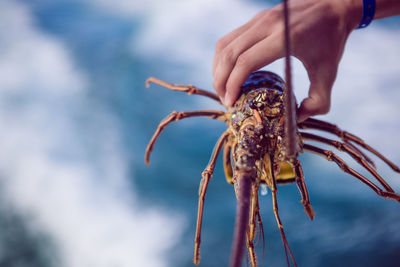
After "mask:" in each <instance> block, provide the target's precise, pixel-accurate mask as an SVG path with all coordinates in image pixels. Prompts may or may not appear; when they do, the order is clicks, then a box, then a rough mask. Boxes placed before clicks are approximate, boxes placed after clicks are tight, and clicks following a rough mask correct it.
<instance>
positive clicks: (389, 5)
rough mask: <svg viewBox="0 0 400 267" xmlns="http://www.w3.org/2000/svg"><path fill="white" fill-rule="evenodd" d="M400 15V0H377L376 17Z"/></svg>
mask: <svg viewBox="0 0 400 267" xmlns="http://www.w3.org/2000/svg"><path fill="white" fill-rule="evenodd" d="M396 15H400V1H399V0H376V9H375V17H374V18H375V19H382V18H387V17H392V16H396Z"/></svg>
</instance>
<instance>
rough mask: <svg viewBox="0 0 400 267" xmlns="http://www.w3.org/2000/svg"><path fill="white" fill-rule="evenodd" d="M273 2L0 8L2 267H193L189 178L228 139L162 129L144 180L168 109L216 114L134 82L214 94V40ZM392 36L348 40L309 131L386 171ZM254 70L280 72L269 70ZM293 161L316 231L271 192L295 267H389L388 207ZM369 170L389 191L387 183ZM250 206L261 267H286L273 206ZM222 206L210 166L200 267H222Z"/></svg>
mask: <svg viewBox="0 0 400 267" xmlns="http://www.w3.org/2000/svg"><path fill="white" fill-rule="evenodd" d="M277 2H278V1H261V0H258V1H256V0H253V1H244V0H230V1H228V0H221V1H212V0H190V1H179V0H171V1H162V0H134V1H130V0H114V1H107V0H81V1H78V0H57V1H51V0H47V1H46V0H36V1H31V0H14V1H13V0H2V1H0V129H1V130H0V147H1V150H0V267H25V266H29V267H92V266H93V267H139V266H146V267H147V266H148V267H159V266H160V267H162V266H193V264H192V253H193V239H194V233H195V220H196V211H197V191H198V185H199V181H200V174H201V172H202V171H203V169H204V168H205V166H206V164H207V163H208V160H209V156H210V153H211V151H212V149H213V146H214V144H215V142H216V141H217V138H218V137H219V135H220V134H221V133H222V132H223V130H224V129H225V125H222V124H221V123H219V122H215V121H211V120H207V119H201V118H200V119H191V120H186V121H185V120H184V121H182V122H179V123H176V124H172V125H171V126H170V127H169V128H168V129H167V130H166V131H165V132H164V133H163V134H162V135H161V137H160V139H159V141H158V142H157V144H156V147H155V150H154V152H153V155H152V164H151V167H150V168H149V167H147V166H145V164H144V161H143V156H144V151H145V147H146V144H147V142H148V141H149V139H150V137H151V135H152V134H153V132H154V130H155V129H156V126H157V125H158V123H159V121H160V120H161V119H162V118H164V117H165V116H167V114H169V113H170V112H171V111H172V110H196V109H219V108H220V107H218V106H217V105H216V104H215V103H213V102H212V101H209V100H208V99H204V98H201V97H195V96H187V95H184V94H179V93H175V92H171V91H168V90H165V89H164V88H161V87H159V86H155V85H153V86H151V87H150V88H149V89H146V88H145V87H144V81H145V79H146V78H147V77H149V76H155V77H158V78H161V79H163V80H166V81H170V82H175V83H180V84H187V83H191V84H195V85H197V86H198V87H201V88H207V89H209V90H212V75H211V63H212V57H213V51H214V45H215V42H216V41H217V40H218V39H219V38H220V37H222V36H223V35H225V34H226V33H228V32H229V31H231V30H233V29H234V28H236V27H238V26H240V25H241V24H243V23H244V22H246V21H247V20H249V19H250V18H251V17H253V16H254V15H255V14H256V13H257V12H258V11H260V10H262V9H265V8H269V7H271V6H272V5H273V4H276V3H277ZM399 26H400V19H399V17H396V18H391V19H386V20H382V21H374V22H373V23H372V24H371V25H370V26H369V27H368V28H366V29H364V30H360V31H357V32H354V33H353V34H352V36H351V37H350V40H349V42H348V45H347V48H346V51H345V54H344V57H343V59H342V62H341V65H340V69H339V74H338V78H337V81H336V83H335V87H334V90H333V92H334V93H333V103H332V109H331V112H330V114H329V115H327V116H323V117H321V118H323V119H326V120H328V121H331V122H334V123H337V124H339V125H340V126H341V127H342V128H344V129H346V130H348V131H350V132H353V133H355V134H356V135H359V136H361V137H362V138H364V139H365V140H367V141H368V143H370V144H371V145H372V146H373V147H375V148H377V149H378V150H380V151H381V152H383V153H384V154H385V155H387V156H388V157H389V158H390V159H392V160H393V161H394V162H396V163H397V164H400V142H399V140H398V132H399V131H400V120H399V114H400V107H399V104H398V103H399V101H400V90H399V89H400V88H399V86H400V64H399V60H400V48H399V43H400V29H399ZM266 69H268V70H272V71H275V72H277V73H279V74H282V72H283V64H282V61H278V62H275V63H273V64H271V65H270V66H268V67H267V68H266ZM294 87H295V93H296V96H297V99H298V100H301V99H302V98H304V97H305V95H306V94H307V87H308V82H307V76H306V73H305V70H304V69H303V67H302V66H301V63H299V62H298V61H295V64H294ZM338 153H339V152H338ZM340 155H342V154H340ZM342 156H343V158H344V159H346V160H348V161H349V162H352V161H351V160H350V159H349V158H348V157H347V156H345V155H342ZM300 159H301V161H302V164H303V168H304V172H305V176H306V183H307V186H308V190H309V193H310V198H311V203H312V205H313V208H314V210H315V212H316V217H315V219H314V221H312V222H311V221H309V219H308V217H307V216H306V214H305V213H304V211H303V207H302V206H301V203H299V200H300V196H299V194H298V191H297V188H296V186H295V185H289V186H282V187H280V188H279V191H278V198H279V207H280V215H281V218H282V220H283V223H284V227H285V230H286V235H287V237H288V241H289V244H290V246H291V248H292V251H293V252H294V256H295V258H296V260H297V263H298V265H299V266H303V267H304V266H307V267H310V266H311V267H313V266H387V267H389V266H399V265H400V263H399V262H400V205H399V203H396V202H395V201H393V200H385V199H382V198H380V197H377V196H376V195H375V193H374V192H372V191H371V190H370V189H369V188H368V187H367V186H365V185H363V184H361V183H360V182H358V181H357V180H356V179H354V178H352V177H350V176H348V175H346V174H344V173H342V172H341V171H340V169H339V168H337V166H336V165H335V164H333V163H330V162H327V161H325V160H324V159H322V158H318V157H317V156H314V155H310V154H304V155H301V157H300ZM375 160H376V162H377V165H378V169H379V171H380V173H381V174H382V175H383V176H384V177H385V178H386V179H387V181H388V182H389V183H390V184H391V185H393V187H394V188H395V190H396V191H397V192H399V191H400V174H396V173H394V172H392V171H391V170H390V169H389V168H388V167H387V166H385V165H384V164H382V163H381V162H380V161H379V160H377V159H375ZM351 166H353V167H355V168H357V170H360V171H362V170H361V169H360V168H359V167H358V166H357V165H356V164H354V163H351ZM363 173H365V172H363ZM261 202H262V206H261V209H262V216H263V222H264V231H265V239H266V249H265V253H264V257H262V249H261V247H262V246H259V247H258V255H259V258H260V262H261V264H260V266H286V261H285V256H284V250H283V246H282V242H281V238H280V235H279V230H278V228H277V226H276V222H275V218H274V215H273V212H272V207H271V206H272V204H271V194H267V195H266V196H262V197H261ZM235 205H236V204H235V197H234V192H233V190H232V187H231V186H230V185H228V184H226V182H225V178H224V176H223V172H222V166H221V164H220V162H219V163H218V165H217V168H216V172H215V175H214V178H213V180H212V181H211V183H210V186H209V190H208V193H207V197H206V203H205V212H204V220H203V232H202V246H201V254H202V261H201V264H200V266H227V264H228V261H229V255H230V246H231V241H232V233H233V222H234V218H235Z"/></svg>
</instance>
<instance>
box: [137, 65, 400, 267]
mask: <svg viewBox="0 0 400 267" xmlns="http://www.w3.org/2000/svg"><path fill="white" fill-rule="evenodd" d="M150 83H156V84H158V85H161V86H164V87H166V88H169V89H171V90H175V91H181V92H186V93H187V94H197V95H203V96H206V97H209V98H212V99H214V100H215V101H217V102H219V103H221V102H220V100H219V98H218V96H217V95H215V94H213V93H211V92H208V91H205V90H202V89H199V88H196V87H194V86H192V85H174V84H169V83H166V82H164V81H161V80H158V79H156V78H149V79H148V80H147V81H146V86H148V85H149V84H150ZM284 89H285V83H284V81H283V80H282V78H280V77H279V76H278V75H276V74H274V73H272V72H266V71H258V72H254V73H252V74H251V75H250V76H249V78H248V80H247V81H246V83H244V85H243V86H242V88H241V90H242V92H241V96H240V97H239V99H238V100H237V101H236V102H235V104H234V106H233V107H231V108H229V109H228V110H227V111H226V112H225V111H217V110H198V111H186V112H175V111H174V112H172V113H171V114H170V115H169V116H168V117H167V118H165V119H164V120H163V121H162V122H161V123H160V124H159V126H158V128H157V130H156V132H155V133H154V135H153V137H152V138H151V140H150V143H149V144H148V146H147V149H146V154H145V162H146V163H147V164H148V165H149V163H150V154H151V152H152V151H153V148H154V144H155V142H156V140H157V138H158V137H159V135H160V134H161V132H162V131H163V130H164V129H165V127H166V126H167V125H168V124H170V123H171V122H175V121H179V120H182V119H185V118H191V117H197V116H202V117H208V118H211V119H217V120H220V121H223V122H226V123H227V125H228V129H227V130H226V131H225V132H224V133H223V134H222V135H221V137H220V138H219V140H218V142H217V144H216V146H215V148H214V151H213V153H212V156H211V159H210V162H209V164H208V166H207V167H206V169H205V170H204V171H203V173H202V179H201V182H200V188H199V203H198V214H197V227H196V236H195V248H194V259H193V261H194V263H195V264H196V265H197V264H199V261H200V242H201V238H200V233H201V226H202V215H203V207H204V199H205V195H206V191H207V186H208V183H209V181H210V179H211V177H212V175H213V171H214V168H215V163H216V160H217V157H218V154H219V153H220V152H221V150H222V149H223V166H224V171H225V176H226V179H227V181H228V183H231V184H233V185H234V189H235V194H236V197H237V215H236V222H235V230H234V242H233V248H232V256H231V266H232V267H239V266H241V263H242V258H243V250H244V244H245V243H246V245H247V248H248V255H249V258H250V262H251V264H252V266H253V267H254V266H257V258H256V254H255V251H254V245H255V237H256V232H257V226H258V227H259V229H260V230H259V231H260V233H263V228H262V221H261V216H260V209H259V199H258V191H259V187H260V185H261V184H266V185H267V186H268V187H269V188H270V189H271V192H272V202H273V210H274V214H275V218H276V221H277V224H278V227H279V230H280V234H281V237H282V241H283V245H284V249H285V254H286V260H287V263H288V265H290V262H289V257H288V255H290V258H291V260H292V262H293V264H294V265H295V266H297V264H296V261H295V259H294V257H293V254H292V252H291V250H290V248H289V244H288V241H287V239H286V236H285V232H284V229H283V226H282V222H281V219H280V217H279V214H278V203H277V196H276V195H277V185H280V184H287V183H296V184H297V187H298V189H299V191H300V195H301V203H302V204H303V206H304V209H305V212H306V213H307V215H308V216H309V217H310V219H311V220H312V219H313V217H314V211H313V209H312V207H311V204H310V199H309V196H308V192H307V187H306V184H305V182H304V176H303V171H302V167H301V164H300V161H299V160H298V159H297V156H298V154H299V153H303V152H304V151H308V152H312V153H315V154H317V155H319V156H322V157H324V158H326V159H327V160H329V161H333V162H334V163H336V164H337V165H338V166H339V167H340V169H341V170H343V171H344V172H346V173H348V174H349V175H351V176H353V177H354V178H356V179H358V180H360V181H361V182H362V183H364V184H366V185H367V186H368V187H370V188H371V189H372V190H374V191H375V193H376V194H378V195H379V196H382V197H385V198H389V199H393V200H396V201H398V202H400V195H399V194H396V193H395V192H394V191H393V189H392V188H391V187H390V186H389V185H388V183H387V182H386V181H385V180H384V179H383V178H382V177H381V176H380V175H379V174H378V173H377V171H376V168H375V165H374V163H373V161H372V160H371V159H370V158H369V157H368V156H367V155H366V154H364V152H362V150H361V148H362V149H365V150H367V151H369V152H371V153H373V154H375V155H376V156H377V157H379V158H380V159H382V160H383V161H384V162H385V163H386V164H388V165H389V166H390V167H391V168H392V169H393V170H394V171H396V172H400V168H399V167H397V166H396V165H395V164H393V163H392V162H391V161H389V160H388V159H387V158H386V157H384V156H383V155H382V154H380V153H379V152H377V151H376V150H375V149H373V148H372V147H370V146H369V145H368V144H366V143H365V142H364V141H363V140H361V139H360V138H358V137H356V136H355V135H353V134H351V133H348V132H346V131H343V130H341V129H340V128H338V127H337V126H336V125H334V124H331V123H328V122H325V121H322V120H317V119H313V118H309V119H307V120H306V121H304V122H302V123H299V124H298V125H297V126H298V128H297V129H295V132H296V134H295V144H296V145H295V151H294V152H295V155H294V157H293V156H290V157H289V156H288V153H287V146H285V138H286V136H285V135H286V131H285V130H286V127H287V125H286V124H285V119H284V114H285V112H287V111H285V108H284V107H285V105H284V101H283V96H284ZM305 129H312V130H319V131H323V132H328V133H330V134H333V135H336V136H337V137H338V138H340V139H341V141H336V140H333V139H328V138H325V137H322V136H319V135H315V134H313V133H308V132H305V131H303V130H305ZM306 140H310V141H314V142H320V143H322V144H325V145H328V146H332V147H334V148H336V149H337V150H339V151H342V152H344V153H346V154H348V155H350V156H351V157H352V158H353V159H354V160H355V161H356V162H357V163H358V164H359V165H361V166H362V167H363V168H365V169H366V170H367V171H368V172H369V173H370V174H371V175H372V176H373V177H374V178H375V179H376V180H377V181H378V182H379V183H380V184H381V186H382V187H383V189H381V188H380V187H378V186H377V185H376V184H375V183H373V182H372V181H371V180H370V179H368V178H366V177H365V176H363V175H361V174H359V173H358V172H357V171H355V170H354V169H352V168H351V167H349V166H348V164H347V163H346V162H345V161H343V160H342V159H341V158H340V157H339V156H337V155H336V154H334V153H333V152H332V151H330V150H324V149H321V148H319V147H317V146H314V145H311V144H307V143H305V142H304V141H306ZM231 159H233V167H232V160H231Z"/></svg>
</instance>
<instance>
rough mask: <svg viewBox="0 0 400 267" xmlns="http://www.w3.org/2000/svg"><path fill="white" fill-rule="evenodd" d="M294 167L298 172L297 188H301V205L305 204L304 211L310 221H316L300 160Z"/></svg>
mask: <svg viewBox="0 0 400 267" xmlns="http://www.w3.org/2000/svg"><path fill="white" fill-rule="evenodd" d="M294 167H295V171H296V183H297V187H298V188H299V191H300V194H301V203H303V206H304V210H305V211H306V213H307V215H308V217H310V219H311V220H312V219H314V211H313V209H312V207H311V204H310V198H309V196H308V191H307V186H306V183H305V182H304V174H303V169H302V168H301V164H300V161H299V160H296V163H295V164H294Z"/></svg>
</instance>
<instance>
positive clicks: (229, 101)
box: [224, 92, 234, 107]
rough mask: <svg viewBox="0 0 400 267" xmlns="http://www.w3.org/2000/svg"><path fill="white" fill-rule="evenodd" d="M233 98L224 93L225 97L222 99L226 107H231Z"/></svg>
mask: <svg viewBox="0 0 400 267" xmlns="http://www.w3.org/2000/svg"><path fill="white" fill-rule="evenodd" d="M233 102H234V100H233V99H232V96H231V95H230V94H229V93H228V92H226V94H225V99H224V104H225V106H227V107H231V106H232V105H233Z"/></svg>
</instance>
